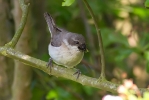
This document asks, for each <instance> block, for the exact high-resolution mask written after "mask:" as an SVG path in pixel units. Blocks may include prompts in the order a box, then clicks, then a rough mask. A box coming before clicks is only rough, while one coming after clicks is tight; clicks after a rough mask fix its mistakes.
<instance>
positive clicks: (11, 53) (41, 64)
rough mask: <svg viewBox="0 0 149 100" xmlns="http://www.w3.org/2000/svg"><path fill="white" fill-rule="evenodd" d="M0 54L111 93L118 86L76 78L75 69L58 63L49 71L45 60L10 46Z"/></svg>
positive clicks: (90, 79) (85, 77)
mask: <svg viewBox="0 0 149 100" xmlns="http://www.w3.org/2000/svg"><path fill="white" fill-rule="evenodd" d="M0 54H2V55H4V56H7V57H9V58H12V59H15V60H19V61H21V62H22V63H24V64H26V65H29V66H32V67H34V68H38V69H40V70H42V71H44V72H45V73H47V74H49V75H54V76H56V77H62V78H66V79H69V80H73V81H75V82H78V83H80V84H82V85H87V86H91V87H95V88H98V89H102V90H105V91H110V92H113V93H116V92H117V88H118V86H119V85H118V84H114V83H111V82H109V81H104V80H103V81H99V80H98V79H97V78H92V77H88V76H85V75H81V76H80V77H79V78H78V79H77V80H76V76H75V75H73V74H74V73H75V72H76V69H69V68H64V67H60V66H58V65H53V67H52V71H51V73H50V70H49V68H47V66H46V64H47V62H45V61H42V60H39V59H36V58H33V57H31V56H28V55H25V54H23V53H21V52H19V51H17V50H15V49H13V48H10V47H6V46H4V47H0ZM140 91H141V92H142V93H143V92H145V91H149V90H148V89H140Z"/></svg>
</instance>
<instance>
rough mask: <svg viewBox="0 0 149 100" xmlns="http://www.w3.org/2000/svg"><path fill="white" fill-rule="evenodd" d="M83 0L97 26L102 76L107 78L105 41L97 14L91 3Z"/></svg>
mask: <svg viewBox="0 0 149 100" xmlns="http://www.w3.org/2000/svg"><path fill="white" fill-rule="evenodd" d="M83 1H84V3H85V5H86V7H87V9H88V11H89V12H90V15H91V16H92V18H93V21H94V24H95V27H96V31H97V35H98V42H99V47H100V55H101V67H102V69H101V76H100V78H101V79H105V58H104V48H103V43H102V37H101V32H100V29H99V26H98V23H97V20H96V18H95V15H94V13H93V11H92V9H91V7H90V5H89V4H88V2H87V1H86V0H83Z"/></svg>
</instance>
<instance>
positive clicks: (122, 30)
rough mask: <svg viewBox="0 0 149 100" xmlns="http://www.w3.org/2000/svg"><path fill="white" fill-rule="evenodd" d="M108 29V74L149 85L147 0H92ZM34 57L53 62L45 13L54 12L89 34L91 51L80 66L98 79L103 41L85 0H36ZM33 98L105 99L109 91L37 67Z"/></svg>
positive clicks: (105, 40)
mask: <svg viewBox="0 0 149 100" xmlns="http://www.w3.org/2000/svg"><path fill="white" fill-rule="evenodd" d="M87 1H88V3H89V5H90V6H91V8H92V9H93V11H94V13H95V15H96V18H97V19H98V24H99V26H100V30H101V32H102V38H103V44H104V51H105V61H106V78H107V79H108V80H109V81H111V82H113V83H118V84H120V83H122V81H123V80H124V79H132V80H133V81H134V83H135V84H136V85H137V86H138V87H147V86H148V84H149V80H148V79H149V75H148V73H147V72H149V67H148V66H149V63H148V61H149V10H148V9H146V8H145V7H144V2H145V0H87ZM30 2H31V8H30V13H29V16H30V23H31V24H30V25H31V26H30V27H31V35H32V40H31V41H30V45H31V47H32V50H33V52H32V53H31V56H33V57H36V58H39V59H41V60H44V61H47V62H48V59H49V55H48V44H49V41H50V33H49V30H48V28H47V24H46V22H45V20H44V17H43V13H44V12H48V13H50V14H51V15H52V16H53V18H54V19H55V22H56V24H57V25H58V26H59V27H61V28H64V29H66V30H68V31H71V32H75V33H79V34H82V35H84V36H85V38H86V43H87V47H88V50H89V52H88V53H85V56H84V59H83V61H82V62H81V63H80V64H79V65H78V66H77V68H78V69H80V70H81V72H82V74H85V75H87V76H90V77H95V78H98V77H99V76H100V71H101V63H100V54H99V50H100V48H99V44H98V39H97V33H96V29H95V26H94V23H93V20H92V18H91V16H90V14H89V12H88V11H87V9H86V7H85V6H84V3H83V2H82V0H76V1H75V2H74V3H73V4H72V5H71V6H69V7H63V6H61V4H62V0H42V1H41V0H31V1H30ZM31 92H32V99H31V100H101V98H102V97H103V96H104V95H105V94H110V93H109V92H107V91H106V90H99V89H96V88H92V87H88V86H83V85H81V84H78V83H76V82H73V81H70V80H67V79H64V78H60V77H55V76H49V75H47V74H46V73H44V72H42V71H40V70H38V69H33V78H32V81H31Z"/></svg>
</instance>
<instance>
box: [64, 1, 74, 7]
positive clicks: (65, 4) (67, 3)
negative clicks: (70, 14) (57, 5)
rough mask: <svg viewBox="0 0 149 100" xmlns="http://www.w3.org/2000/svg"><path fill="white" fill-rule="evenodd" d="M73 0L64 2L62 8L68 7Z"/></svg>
mask: <svg viewBox="0 0 149 100" xmlns="http://www.w3.org/2000/svg"><path fill="white" fill-rule="evenodd" d="M74 1H75V0H64V2H62V6H70V5H71V4H72V3H73V2H74Z"/></svg>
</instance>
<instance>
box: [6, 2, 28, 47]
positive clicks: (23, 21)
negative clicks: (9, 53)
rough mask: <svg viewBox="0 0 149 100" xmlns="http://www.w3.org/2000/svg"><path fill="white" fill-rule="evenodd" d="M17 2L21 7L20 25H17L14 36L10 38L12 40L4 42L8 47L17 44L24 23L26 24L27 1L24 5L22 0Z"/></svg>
mask: <svg viewBox="0 0 149 100" xmlns="http://www.w3.org/2000/svg"><path fill="white" fill-rule="evenodd" d="M19 3H20V7H21V9H22V18H21V22H20V25H19V28H18V29H17V31H16V33H15V35H14V37H13V38H12V40H11V41H10V42H9V43H7V44H6V46H9V47H12V48H14V47H15V45H16V44H17V42H18V40H19V38H20V36H21V34H22V31H23V29H24V27H25V24H26V20H27V15H28V11H29V5H30V4H29V3H28V4H27V5H26V4H25V2H24V0H19Z"/></svg>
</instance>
